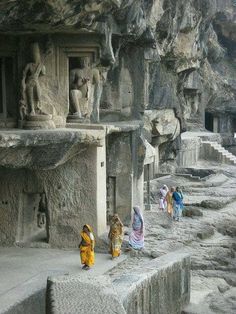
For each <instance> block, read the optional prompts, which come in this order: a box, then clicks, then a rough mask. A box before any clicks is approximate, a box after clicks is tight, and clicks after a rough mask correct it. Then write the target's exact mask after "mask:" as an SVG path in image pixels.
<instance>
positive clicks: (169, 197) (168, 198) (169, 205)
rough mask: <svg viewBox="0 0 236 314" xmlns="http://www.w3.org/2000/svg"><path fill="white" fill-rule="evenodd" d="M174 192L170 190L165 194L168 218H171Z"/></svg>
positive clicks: (173, 189)
mask: <svg viewBox="0 0 236 314" xmlns="http://www.w3.org/2000/svg"><path fill="white" fill-rule="evenodd" d="M174 191H175V188H173V187H172V188H171V189H170V191H168V192H167V194H166V202H167V212H168V214H169V215H170V217H173V193H174Z"/></svg>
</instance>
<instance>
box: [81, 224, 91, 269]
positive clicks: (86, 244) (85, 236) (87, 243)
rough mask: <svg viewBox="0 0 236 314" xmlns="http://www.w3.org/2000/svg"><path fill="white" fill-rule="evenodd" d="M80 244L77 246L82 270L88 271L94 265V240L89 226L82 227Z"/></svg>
mask: <svg viewBox="0 0 236 314" xmlns="http://www.w3.org/2000/svg"><path fill="white" fill-rule="evenodd" d="M80 235H81V238H82V240H81V242H80V244H79V249H80V258H81V264H82V265H83V267H82V269H84V270H89V269H90V267H91V266H92V265H94V245H95V239H94V235H93V232H92V228H91V227H90V226H89V225H84V226H83V230H82V232H81V233H80Z"/></svg>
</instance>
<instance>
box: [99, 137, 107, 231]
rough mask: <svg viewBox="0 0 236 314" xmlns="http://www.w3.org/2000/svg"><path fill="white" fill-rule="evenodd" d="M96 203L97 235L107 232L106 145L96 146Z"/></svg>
mask: <svg viewBox="0 0 236 314" xmlns="http://www.w3.org/2000/svg"><path fill="white" fill-rule="evenodd" d="M96 159H97V163H96V164H97V166H96V168H97V171H96V186H97V190H96V204H97V208H96V211H97V222H96V223H97V235H98V236H100V235H101V234H103V233H104V232H106V193H107V192H106V146H105V139H104V140H103V146H101V147H97V148H96Z"/></svg>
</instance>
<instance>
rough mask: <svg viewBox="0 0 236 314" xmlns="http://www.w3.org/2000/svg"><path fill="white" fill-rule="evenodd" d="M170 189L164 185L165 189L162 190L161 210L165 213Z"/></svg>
mask: <svg viewBox="0 0 236 314" xmlns="http://www.w3.org/2000/svg"><path fill="white" fill-rule="evenodd" d="M168 191H169V189H168V187H167V185H165V184H164V185H163V187H162V188H161V189H160V205H159V207H160V210H162V211H164V210H166V208H167V201H166V195H167V193H168Z"/></svg>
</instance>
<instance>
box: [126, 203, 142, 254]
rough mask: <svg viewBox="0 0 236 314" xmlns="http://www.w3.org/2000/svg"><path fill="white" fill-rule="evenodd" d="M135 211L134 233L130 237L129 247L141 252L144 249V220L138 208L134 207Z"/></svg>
mask: <svg viewBox="0 0 236 314" xmlns="http://www.w3.org/2000/svg"><path fill="white" fill-rule="evenodd" d="M133 210H134V216H133V223H132V232H131V233H130V236H129V246H130V247H131V248H133V249H135V250H141V249H142V248H143V247H144V220H143V215H142V213H141V210H140V208H139V207H138V206H135V207H133Z"/></svg>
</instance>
